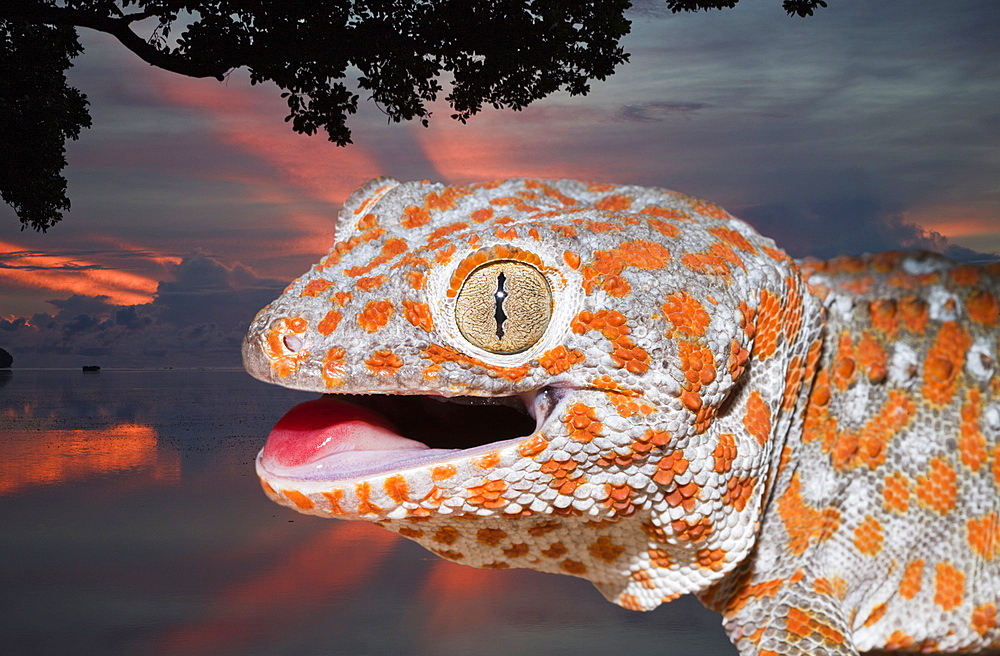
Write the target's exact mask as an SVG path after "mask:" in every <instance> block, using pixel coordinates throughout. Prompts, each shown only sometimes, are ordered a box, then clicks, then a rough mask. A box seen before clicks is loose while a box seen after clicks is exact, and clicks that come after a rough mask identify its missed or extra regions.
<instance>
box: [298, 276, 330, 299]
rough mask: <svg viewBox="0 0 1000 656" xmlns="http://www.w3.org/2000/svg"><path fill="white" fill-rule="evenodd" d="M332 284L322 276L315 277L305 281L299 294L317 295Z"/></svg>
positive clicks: (304, 295)
mask: <svg viewBox="0 0 1000 656" xmlns="http://www.w3.org/2000/svg"><path fill="white" fill-rule="evenodd" d="M332 286H333V282H332V281H330V280H326V279H324V278H317V279H315V280H310V281H309V282H307V283H306V285H305V287H303V288H302V293H301V294H299V295H300V296H303V297H306V296H310V297H312V296H319V295H320V294H321V293H323V292H325V291H326V290H327V289H329V288H330V287H332Z"/></svg>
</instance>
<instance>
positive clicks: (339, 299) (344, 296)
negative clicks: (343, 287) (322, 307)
mask: <svg viewBox="0 0 1000 656" xmlns="http://www.w3.org/2000/svg"><path fill="white" fill-rule="evenodd" d="M353 296H354V294H352V293H351V292H337V293H336V294H334V295H333V296H331V297H330V300H331V301H333V302H335V303H336V304H337V305H339V306H340V307H344V306H345V305H347V303H348V302H349V301H350V300H351V298H352V297H353Z"/></svg>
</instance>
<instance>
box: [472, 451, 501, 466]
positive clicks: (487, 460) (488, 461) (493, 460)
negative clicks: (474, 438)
mask: <svg viewBox="0 0 1000 656" xmlns="http://www.w3.org/2000/svg"><path fill="white" fill-rule="evenodd" d="M472 464H474V465H475V466H476V467H479V468H480V469H493V468H494V467H496V466H497V465H499V464H500V454H499V453H498V452H496V451H491V452H490V453H487V454H486V455H483V456H480V457H478V458H473V460H472Z"/></svg>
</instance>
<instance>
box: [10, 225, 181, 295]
mask: <svg viewBox="0 0 1000 656" xmlns="http://www.w3.org/2000/svg"><path fill="white" fill-rule="evenodd" d="M4 253H6V254H7V255H8V256H7V257H5V258H4V259H3V263H4V265H5V266H3V267H0V281H4V282H7V283H13V284H15V285H18V286H24V287H32V288H38V289H48V290H52V291H55V292H69V293H73V294H84V295H87V296H107V297H109V302H111V303H114V304H115V305H142V304H145V303H149V302H151V301H152V300H153V294H154V293H155V292H156V286H157V283H158V281H157V280H155V279H153V278H151V277H149V276H143V275H139V274H135V273H129V272H126V271H120V270H116V269H110V268H104V267H103V265H101V264H100V263H98V262H96V261H95V260H93V259H80V258H75V257H70V256H63V255H57V254H51V255H50V254H40V253H36V252H29V251H24V250H23V249H21V248H19V247H18V246H17V245H15V244H11V243H9V242H2V241H0V254H4ZM22 253H23V254H22ZM153 261H155V262H157V263H159V264H163V263H165V262H180V259H179V258H170V257H164V256H158V257H154V258H153Z"/></svg>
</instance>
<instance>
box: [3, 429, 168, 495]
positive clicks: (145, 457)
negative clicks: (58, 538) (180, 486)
mask: <svg viewBox="0 0 1000 656" xmlns="http://www.w3.org/2000/svg"><path fill="white" fill-rule="evenodd" d="M139 468H149V469H150V470H151V471H150V472H149V477H150V479H151V480H152V481H156V482H160V483H176V482H178V481H179V480H180V475H181V470H180V453H179V452H178V451H177V449H171V448H166V449H163V450H160V449H158V448H157V435H156V431H155V430H154V429H153V427H152V426H142V425H138V424H119V425H117V426H112V427H110V428H107V429H99V430H49V431H46V430H41V431H39V430H10V431H7V432H6V433H5V434H4V436H3V442H0V495H3V494H11V493H13V492H16V491H18V490H20V489H21V488H24V487H27V486H31V485H59V484H63V483H69V482H72V481H77V480H82V479H85V478H89V477H92V476H97V475H101V474H112V473H115V472H121V471H124V470H129V469H139Z"/></svg>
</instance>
